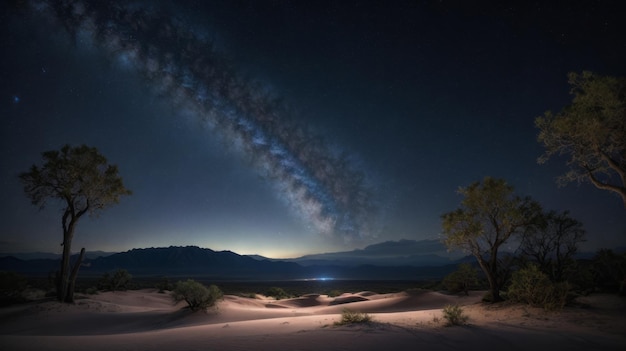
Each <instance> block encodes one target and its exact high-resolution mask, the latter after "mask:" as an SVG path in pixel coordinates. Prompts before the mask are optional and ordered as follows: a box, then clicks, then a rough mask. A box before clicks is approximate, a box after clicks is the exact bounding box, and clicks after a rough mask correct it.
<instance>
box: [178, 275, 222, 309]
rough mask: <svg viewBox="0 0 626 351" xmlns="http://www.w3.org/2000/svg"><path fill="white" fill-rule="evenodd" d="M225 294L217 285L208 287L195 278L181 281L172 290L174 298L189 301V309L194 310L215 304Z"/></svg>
mask: <svg viewBox="0 0 626 351" xmlns="http://www.w3.org/2000/svg"><path fill="white" fill-rule="evenodd" d="M223 296H224V293H222V291H221V290H220V289H219V288H218V287H217V286H215V285H211V286H209V287H208V288H207V287H206V286H204V285H203V284H202V283H198V282H197V281H195V280H193V279H187V280H186V281H179V282H178V283H176V287H175V288H174V290H173V291H172V299H173V300H174V302H176V303H178V302H180V301H185V302H187V305H188V306H189V309H191V310H192V311H194V312H195V311H199V310H204V311H206V310H207V309H208V308H209V307H213V306H215V304H216V303H217V301H218V300H219V299H221V298H222V297H223Z"/></svg>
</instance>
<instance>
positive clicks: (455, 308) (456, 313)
mask: <svg viewBox="0 0 626 351" xmlns="http://www.w3.org/2000/svg"><path fill="white" fill-rule="evenodd" d="M443 318H444V319H445V320H446V321H447V325H448V326H452V325H462V324H465V322H467V320H468V319H469V317H468V316H467V315H464V314H463V309H462V308H461V307H460V306H459V305H446V306H445V307H444V308H443Z"/></svg>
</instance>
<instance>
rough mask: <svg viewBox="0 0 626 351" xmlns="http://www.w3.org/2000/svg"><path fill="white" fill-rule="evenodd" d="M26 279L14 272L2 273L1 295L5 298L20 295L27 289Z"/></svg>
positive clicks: (0, 274)
mask: <svg viewBox="0 0 626 351" xmlns="http://www.w3.org/2000/svg"><path fill="white" fill-rule="evenodd" d="M27 285H28V284H27V281H26V278H24V277H22V276H21V275H19V274H17V273H14V272H5V271H0V294H1V295H3V296H17V295H20V294H21V292H22V291H24V290H25V289H26V287H27Z"/></svg>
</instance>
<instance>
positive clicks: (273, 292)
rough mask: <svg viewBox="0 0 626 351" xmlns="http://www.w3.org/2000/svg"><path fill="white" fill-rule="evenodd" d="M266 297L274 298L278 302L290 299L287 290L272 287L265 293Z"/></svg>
mask: <svg viewBox="0 0 626 351" xmlns="http://www.w3.org/2000/svg"><path fill="white" fill-rule="evenodd" d="M265 296H269V297H273V298H275V299H276V300H280V299H288V298H289V297H291V296H289V294H287V292H286V291H285V290H283V289H282V288H278V287H271V288H269V289H268V290H267V292H266V293H265Z"/></svg>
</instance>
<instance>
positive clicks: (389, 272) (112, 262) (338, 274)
mask: <svg viewBox="0 0 626 351" xmlns="http://www.w3.org/2000/svg"><path fill="white" fill-rule="evenodd" d="M58 265H59V260H58V259H34V260H21V259H18V258H15V257H10V256H9V257H1V258H0V270H5V271H14V272H18V273H22V274H26V275H47V274H49V273H50V272H54V271H56V270H57V269H58ZM120 268H123V269H126V270H127V271H128V272H129V273H130V274H132V275H134V276H169V277H183V276H184V277H202V278H204V279H214V280H291V279H317V278H332V279H363V280H390V279H397V280H419V279H440V278H441V277H443V276H444V275H445V274H448V273H449V272H451V271H452V270H454V269H456V265H455V264H449V265H447V266H444V265H440V266H438V267H415V266H376V265H368V264H362V265H353V266H345V265H334V264H332V263H329V262H327V264H324V265H309V266H304V265H301V264H298V263H295V262H287V261H282V260H270V259H262V258H261V259H259V257H256V258H252V257H248V256H242V255H239V254H236V253H234V252H231V251H213V250H211V249H203V248H199V247H196V246H185V247H179V246H170V247H163V248H147V249H133V250H130V251H126V252H120V253H116V254H113V255H109V256H106V257H98V258H95V259H86V260H85V261H84V264H83V266H82V267H81V269H80V276H81V277H87V276H100V275H102V274H103V273H105V272H111V271H113V270H116V269H120Z"/></svg>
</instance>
